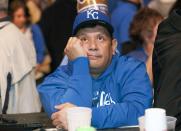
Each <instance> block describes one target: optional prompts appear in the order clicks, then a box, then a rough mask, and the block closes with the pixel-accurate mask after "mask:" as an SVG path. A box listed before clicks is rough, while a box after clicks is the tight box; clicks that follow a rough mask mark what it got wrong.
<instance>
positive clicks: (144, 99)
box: [38, 9, 153, 129]
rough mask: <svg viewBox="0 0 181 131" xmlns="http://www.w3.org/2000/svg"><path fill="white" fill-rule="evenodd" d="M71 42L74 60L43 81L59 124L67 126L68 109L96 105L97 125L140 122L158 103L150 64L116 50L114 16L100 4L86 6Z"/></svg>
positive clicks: (48, 107)
mask: <svg viewBox="0 0 181 131" xmlns="http://www.w3.org/2000/svg"><path fill="white" fill-rule="evenodd" d="M72 34H73V37H70V39H69V41H68V43H67V46H66V48H65V54H66V55H67V57H68V59H69V62H68V64H67V65H64V66H61V65H60V66H59V67H58V68H57V70H56V71H55V72H54V73H53V74H51V75H49V76H48V77H47V78H46V79H45V80H44V82H43V83H42V84H41V85H40V86H39V87H38V91H39V94H40V98H41V101H42V104H43V107H44V109H45V111H46V112H47V113H48V115H49V116H50V117H51V119H52V121H53V125H55V126H58V127H63V128H65V129H67V121H66V110H67V109H68V108H71V107H74V106H83V107H89V108H91V109H92V123H91V124H92V126H94V127H96V128H114V127H120V126H128V125H136V124H138V121H137V118H138V117H139V116H141V115H143V114H144V111H145V109H147V108H149V107H151V106H152V97H153V96H152V87H151V83H150V81H149V78H148V75H147V73H146V68H145V64H144V63H142V62H139V61H137V60H136V59H133V58H131V57H126V56H119V55H118V54H116V52H115V50H116V46H117V42H116V40H115V39H114V38H113V36H112V35H113V27H112V26H111V23H110V19H109V17H108V16H107V15H105V14H104V13H102V12H100V11H98V10H93V9H92V10H87V11H84V12H80V13H79V14H78V15H77V16H76V19H75V21H74V25H73V33H72Z"/></svg>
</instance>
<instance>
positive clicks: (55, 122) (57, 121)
mask: <svg viewBox="0 0 181 131" xmlns="http://www.w3.org/2000/svg"><path fill="white" fill-rule="evenodd" d="M52 124H53V125H54V126H58V125H61V124H62V123H61V121H59V120H58V119H55V120H53V121H52Z"/></svg>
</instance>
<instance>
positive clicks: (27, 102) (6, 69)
mask: <svg viewBox="0 0 181 131" xmlns="http://www.w3.org/2000/svg"><path fill="white" fill-rule="evenodd" d="M7 2H8V1H6V0H3V1H0V74H1V75H0V93H1V94H0V112H1V113H3V114H6V113H7V114H14V113H30V112H40V110H41V103H40V100H39V96H38V92H37V90H36V85H35V77H34V67H35V64H36V55H35V50H34V47H33V45H31V43H30V42H29V41H28V40H27V39H26V38H25V36H24V35H23V34H22V33H21V32H20V31H19V29H17V28H16V27H15V25H13V24H12V23H11V22H10V21H9V18H8V16H7V7H8V6H7V5H8V4H7Z"/></svg>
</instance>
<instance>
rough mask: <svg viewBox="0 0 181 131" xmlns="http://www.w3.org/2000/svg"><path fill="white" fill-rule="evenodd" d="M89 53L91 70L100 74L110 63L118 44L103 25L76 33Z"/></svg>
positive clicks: (95, 74)
mask: <svg viewBox="0 0 181 131" xmlns="http://www.w3.org/2000/svg"><path fill="white" fill-rule="evenodd" d="M76 37H78V38H79V39H80V40H81V45H82V47H83V48H84V50H85V51H86V53H87V57H88V59H89V62H90V71H91V74H92V75H93V76H98V75H100V74H101V73H102V72H103V71H104V70H105V69H106V68H107V66H108V65H109V64H110V62H111V59H112V55H113V54H114V53H115V49H116V46H117V43H116V40H112V38H111V36H110V34H109V33H108V31H107V30H106V29H105V28H104V27H102V26H99V25H97V26H95V27H93V28H83V29H80V30H79V31H78V33H77V34H76Z"/></svg>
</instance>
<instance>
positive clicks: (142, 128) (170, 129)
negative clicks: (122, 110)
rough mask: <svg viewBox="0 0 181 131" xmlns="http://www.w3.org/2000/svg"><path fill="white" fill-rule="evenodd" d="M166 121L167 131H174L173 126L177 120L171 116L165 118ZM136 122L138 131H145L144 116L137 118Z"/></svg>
mask: <svg viewBox="0 0 181 131" xmlns="http://www.w3.org/2000/svg"><path fill="white" fill-rule="evenodd" d="M166 121H167V122H166V123H167V130H168V131H175V125H176V121H177V118H175V117H173V116H166ZM138 122H139V128H140V131H145V116H140V117H139V118H138Z"/></svg>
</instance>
